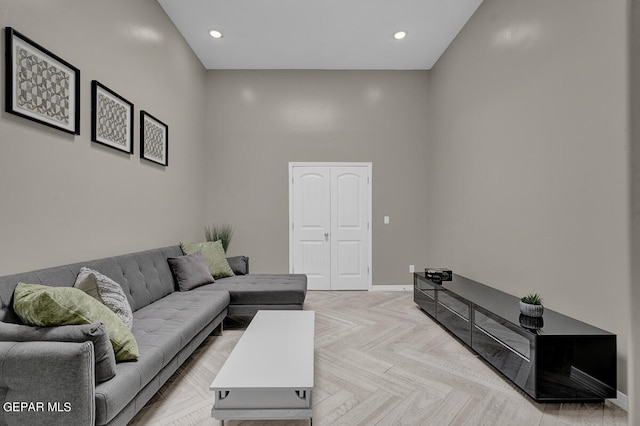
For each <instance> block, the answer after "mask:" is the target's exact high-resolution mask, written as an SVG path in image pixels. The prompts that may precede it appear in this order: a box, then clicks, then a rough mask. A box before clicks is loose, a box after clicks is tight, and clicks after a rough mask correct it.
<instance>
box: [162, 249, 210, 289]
mask: <svg viewBox="0 0 640 426" xmlns="http://www.w3.org/2000/svg"><path fill="white" fill-rule="evenodd" d="M167 262H169V268H171V273H173V277H174V278H175V280H176V283H178V289H179V290H180V291H189V290H193V289H194V288H196V287H200V286H202V285H205V284H211V283H213V282H215V280H214V279H213V276H212V275H211V272H209V266H208V265H207V262H206V260H204V256H203V255H202V252H201V251H197V252H195V253H192V254H187V255H185V256H179V257H170V258H168V259H167Z"/></svg>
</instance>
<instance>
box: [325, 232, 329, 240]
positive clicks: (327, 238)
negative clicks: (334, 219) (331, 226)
mask: <svg viewBox="0 0 640 426" xmlns="http://www.w3.org/2000/svg"><path fill="white" fill-rule="evenodd" d="M324 239H325V240H329V233H328V232H325V233H324Z"/></svg>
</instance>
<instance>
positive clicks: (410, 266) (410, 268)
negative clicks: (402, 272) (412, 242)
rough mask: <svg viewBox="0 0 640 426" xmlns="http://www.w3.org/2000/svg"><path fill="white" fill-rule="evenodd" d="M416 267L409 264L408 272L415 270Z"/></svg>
mask: <svg viewBox="0 0 640 426" xmlns="http://www.w3.org/2000/svg"><path fill="white" fill-rule="evenodd" d="M415 270H416V268H415V266H413V265H409V272H411V273H412V274H413V273H414V272H415Z"/></svg>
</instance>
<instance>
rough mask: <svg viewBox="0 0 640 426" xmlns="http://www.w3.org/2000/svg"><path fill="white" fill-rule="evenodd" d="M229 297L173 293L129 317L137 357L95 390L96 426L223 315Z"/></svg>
mask: <svg viewBox="0 0 640 426" xmlns="http://www.w3.org/2000/svg"><path fill="white" fill-rule="evenodd" d="M228 304H229V293H228V292H226V291H212V292H208V293H207V294H204V295H203V294H196V293H195V292H193V291H189V292H174V293H172V294H170V295H168V296H166V297H164V298H162V299H161V300H158V301H156V302H155V303H153V304H151V305H148V306H146V307H143V308H141V309H138V310H137V311H135V312H134V314H133V328H132V329H131V332H132V333H133V335H134V337H135V338H136V341H137V342H138V349H139V351H140V357H139V358H138V361H136V362H125V363H119V364H117V366H116V375H115V377H114V378H113V379H111V380H109V381H108V382H104V383H101V384H100V385H98V386H96V416H97V418H96V424H105V423H107V422H109V421H110V420H112V418H113V417H112V416H113V415H115V414H116V413H119V412H120V411H121V410H122V409H123V408H124V407H125V406H126V405H127V404H128V403H129V401H131V400H132V399H133V398H134V397H135V396H136V394H138V392H140V389H142V388H144V387H145V386H146V385H147V384H148V383H149V382H151V381H152V380H154V378H156V376H157V375H158V373H159V372H160V371H161V370H162V369H163V367H165V366H166V365H168V364H169V362H170V361H171V360H172V359H173V358H174V357H175V356H176V355H177V354H178V353H179V352H180V350H182V348H184V347H185V346H187V344H188V343H189V342H190V341H191V340H192V339H193V338H194V337H195V336H196V335H197V334H198V333H199V332H200V331H202V330H203V329H204V328H205V327H206V326H207V325H208V324H209V323H210V322H211V320H212V319H213V318H216V317H217V316H220V315H222V316H223V317H224V315H226V307H227V305H228Z"/></svg>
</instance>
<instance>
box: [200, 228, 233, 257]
mask: <svg viewBox="0 0 640 426" xmlns="http://www.w3.org/2000/svg"><path fill="white" fill-rule="evenodd" d="M204 237H205V239H206V240H207V241H218V240H219V241H220V242H221V243H222V248H223V249H224V252H225V253H226V252H227V249H228V248H229V244H230V243H231V237H233V226H232V225H227V224H224V225H213V226H208V225H207V226H205V227H204Z"/></svg>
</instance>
